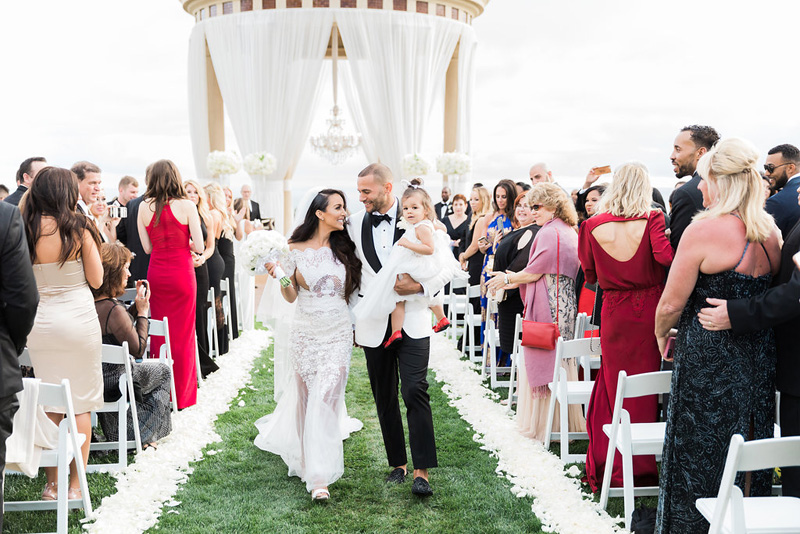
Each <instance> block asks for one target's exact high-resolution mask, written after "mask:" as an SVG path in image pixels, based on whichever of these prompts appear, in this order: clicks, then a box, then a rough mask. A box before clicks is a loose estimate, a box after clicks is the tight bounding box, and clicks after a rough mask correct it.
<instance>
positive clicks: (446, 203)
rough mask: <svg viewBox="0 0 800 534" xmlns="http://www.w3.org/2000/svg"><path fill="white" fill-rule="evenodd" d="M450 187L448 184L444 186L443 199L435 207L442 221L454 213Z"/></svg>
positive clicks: (437, 215)
mask: <svg viewBox="0 0 800 534" xmlns="http://www.w3.org/2000/svg"><path fill="white" fill-rule="evenodd" d="M450 193H451V192H450V188H449V187H447V186H444V187H442V201H441V202H437V203H436V205H435V206H434V207H433V208H434V210H435V211H436V217H437V218H438V219H439V220H440V221H442V220H444V218H445V217H447V216H448V215H452V214H453V203H452V202H451V201H450Z"/></svg>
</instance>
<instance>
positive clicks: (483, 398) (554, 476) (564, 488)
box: [429, 334, 627, 534]
mask: <svg viewBox="0 0 800 534" xmlns="http://www.w3.org/2000/svg"><path fill="white" fill-rule="evenodd" d="M429 368H430V369H431V370H432V371H433V372H434V373H436V379H437V380H438V381H439V382H442V384H443V385H442V390H443V391H444V392H445V393H446V394H447V396H448V397H449V398H450V405H451V406H454V407H455V408H456V409H457V410H458V413H459V414H460V415H461V417H462V419H464V420H465V421H466V422H467V423H469V424H470V425H471V426H472V428H473V429H474V430H475V432H476V433H475V436H474V437H473V439H474V440H475V441H477V442H478V443H481V444H482V447H481V448H482V449H484V450H487V451H489V452H490V453H491V454H492V455H493V456H494V457H496V458H497V460H498V465H497V474H498V476H505V477H506V478H507V479H508V480H509V481H511V483H512V484H513V487H512V489H511V491H513V492H514V494H515V495H516V496H517V497H524V496H527V495H530V496H531V497H533V498H534V502H533V506H532V509H533V513H534V514H536V517H538V518H539V520H540V521H541V522H542V529H543V530H544V531H545V532H559V533H561V534H572V533H575V534H584V533H586V532H592V533H597V534H599V533H615V532H627V531H625V530H624V529H622V528H621V527H619V526H618V525H617V522H616V520H615V519H612V518H611V517H609V515H608V514H607V513H606V512H605V510H603V509H602V508H600V506H599V505H598V504H597V503H595V502H594V501H592V500H591V499H590V498H589V496H588V495H585V494H584V493H582V492H581V488H580V481H579V480H578V479H576V478H570V477H569V476H567V474H568V475H570V476H579V474H580V471H579V470H578V468H577V467H574V466H573V467H572V468H570V470H569V472H568V473H566V474H565V472H564V464H562V463H561V460H560V459H559V458H557V457H556V456H555V455H553V454H550V452H548V451H547V450H545V448H544V446H542V445H541V444H540V443H537V442H534V441H533V440H531V439H529V438H526V437H524V436H522V434H520V433H519V431H518V430H517V425H516V421H514V419H513V417H512V416H511V415H509V413H508V411H507V408H506V407H505V406H502V405H501V404H500V403H499V402H497V401H496V400H494V398H496V397H497V395H496V394H495V393H493V392H492V391H491V390H489V389H487V388H486V387H485V386H484V385H483V382H482V380H481V377H480V374H478V373H476V372H475V369H474V368H473V367H472V364H470V363H469V362H468V361H465V360H462V359H461V353H460V352H458V351H457V350H456V349H455V348H453V345H452V343H451V342H450V341H448V340H447V338H446V337H445V336H444V335H443V334H438V335H434V336H432V337H431V357H430V363H429Z"/></svg>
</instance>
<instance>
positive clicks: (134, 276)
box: [117, 166, 150, 284]
mask: <svg viewBox="0 0 800 534" xmlns="http://www.w3.org/2000/svg"><path fill="white" fill-rule="evenodd" d="M149 169H150V167H149V166H148V167H147V170H145V186H146V180H147V173H148V170H149ZM143 200H144V195H141V196H138V197H136V198H134V199H132V200H129V201H128V203H127V204H126V206H125V209H126V210H127V212H128V213H127V216H126V217H124V218H123V219H122V221H120V223H119V224H118V225H117V239H118V240H119V242H120V243H122V244H123V245H125V247H126V248H127V249H128V250H130V251H131V253H132V254H133V259H132V260H131V266H130V269H129V270H130V272H131V275H130V278H129V279H128V283H129V284H135V283H136V281H137V280H144V279H146V278H147V269H148V267H149V265H150V254H147V253H146V252H145V251H144V249H143V248H142V241H141V239H139V228H138V226H137V222H138V218H139V206H140V205H141V204H142V201H143Z"/></svg>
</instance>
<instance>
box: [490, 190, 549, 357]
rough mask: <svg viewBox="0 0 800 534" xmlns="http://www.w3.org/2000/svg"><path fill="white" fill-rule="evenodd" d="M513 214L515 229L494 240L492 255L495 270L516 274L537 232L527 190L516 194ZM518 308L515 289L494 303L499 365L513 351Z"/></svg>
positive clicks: (516, 289) (517, 297)
mask: <svg viewBox="0 0 800 534" xmlns="http://www.w3.org/2000/svg"><path fill="white" fill-rule="evenodd" d="M514 215H515V217H516V220H517V229H516V230H513V231H512V232H511V233H510V234H507V235H506V236H505V237H503V238H502V239H501V240H500V242H499V243H498V245H497V251H496V252H495V257H494V269H495V272H505V271H509V272H515V273H516V272H519V271H521V270H523V269H524V268H525V266H526V265H528V257H529V256H530V251H531V243H533V238H534V237H536V232H538V231H539V226H537V225H536V224H535V223H534V219H533V211H532V210H531V206H530V203H529V202H528V196H527V193H523V194H521V195H519V196H518V197H517V200H516V201H515V202H514ZM522 308H523V305H522V299H521V298H520V295H519V289H518V288H514V289H506V291H505V297H504V300H503V301H501V302H499V303H498V304H497V312H498V330H499V331H500V352H501V356H500V358H501V362H500V363H501V364H503V363H504V362H503V361H502V359H503V357H504V356H507V355H510V354H511V353H512V352H513V350H514V327H515V326H516V321H517V315H521V314H522Z"/></svg>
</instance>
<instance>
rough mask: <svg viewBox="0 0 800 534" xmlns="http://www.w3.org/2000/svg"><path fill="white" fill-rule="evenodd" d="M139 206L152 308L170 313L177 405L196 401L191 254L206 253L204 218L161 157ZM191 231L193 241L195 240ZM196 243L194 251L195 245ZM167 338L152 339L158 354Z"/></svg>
mask: <svg viewBox="0 0 800 534" xmlns="http://www.w3.org/2000/svg"><path fill="white" fill-rule="evenodd" d="M144 196H145V200H144V202H142V204H141V208H140V209H139V218H138V221H137V222H138V226H139V237H140V238H141V240H142V248H144V251H145V252H146V253H148V254H150V267H149V269H148V271H147V281H148V282H149V283H150V291H151V296H150V313H151V316H152V317H153V318H154V319H158V320H161V319H163V318H164V317H169V335H170V344H171V349H172V360H173V374H174V375H175V388H176V390H177V391H176V392H177V396H178V398H177V401H178V408H179V409H180V408H186V407H188V406H192V405H194V404H195V403H196V402H197V369H196V365H195V325H194V322H195V306H196V296H197V295H196V292H197V282H196V281H195V277H194V263H193V262H192V253H191V251H192V250H193V251H195V252H197V253H201V252H203V248H204V245H203V233H202V230H201V228H200V217H199V216H198V215H197V209H196V208H195V207H194V204H192V202H191V201H190V200H188V199H186V191H185V190H184V188H183V180H181V175H180V172H178V168H177V167H176V166H175V164H174V163H172V162H171V161H169V160H165V159H162V160H160V161H157V162H155V163H153V164H152V165H150V166H149V167H148V168H147V191H146V192H145V194H144ZM190 236H191V241H190V239H189V238H190ZM190 247H191V250H190ZM162 344H163V339H158V338H156V339H153V341H152V342H151V350H152V351H153V353H154V354H158V351H159V349H160V347H161V345H162Z"/></svg>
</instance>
